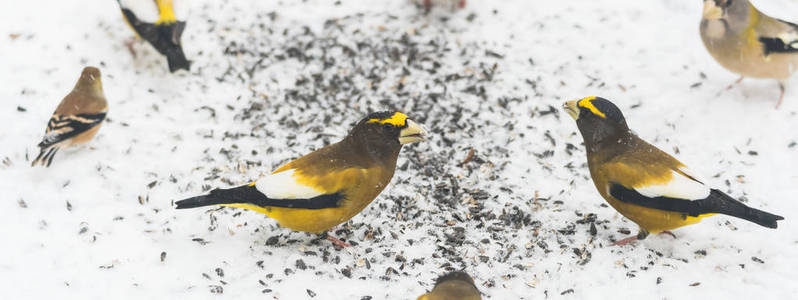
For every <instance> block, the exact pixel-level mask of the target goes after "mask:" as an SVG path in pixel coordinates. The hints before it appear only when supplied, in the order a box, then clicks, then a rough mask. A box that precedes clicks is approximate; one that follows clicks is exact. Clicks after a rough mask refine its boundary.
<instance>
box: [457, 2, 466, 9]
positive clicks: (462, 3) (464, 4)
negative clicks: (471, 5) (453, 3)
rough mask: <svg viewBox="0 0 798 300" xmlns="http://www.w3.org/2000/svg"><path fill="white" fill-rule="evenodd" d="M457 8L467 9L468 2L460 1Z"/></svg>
mask: <svg viewBox="0 0 798 300" xmlns="http://www.w3.org/2000/svg"><path fill="white" fill-rule="evenodd" d="M457 6H459V7H460V8H465V7H466V0H460V1H458V3H457Z"/></svg>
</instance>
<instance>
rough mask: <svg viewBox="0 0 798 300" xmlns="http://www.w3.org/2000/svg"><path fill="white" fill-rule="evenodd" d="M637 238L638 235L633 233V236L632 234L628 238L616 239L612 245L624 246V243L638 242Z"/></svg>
mask: <svg viewBox="0 0 798 300" xmlns="http://www.w3.org/2000/svg"><path fill="white" fill-rule="evenodd" d="M637 240H638V238H637V236H636V235H633V236H630V237H628V238H625V239H622V240H620V241H616V242H615V243H612V245H613V246H624V245H626V244H629V243H631V242H636V241H637Z"/></svg>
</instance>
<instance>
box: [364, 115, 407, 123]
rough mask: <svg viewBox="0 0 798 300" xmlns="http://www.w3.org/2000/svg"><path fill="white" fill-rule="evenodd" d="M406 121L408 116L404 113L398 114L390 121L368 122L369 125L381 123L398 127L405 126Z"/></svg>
mask: <svg viewBox="0 0 798 300" xmlns="http://www.w3.org/2000/svg"><path fill="white" fill-rule="evenodd" d="M405 120H407V116H406V115H405V114H403V113H400V112H397V113H394V114H393V116H391V118H390V119H384V120H380V119H371V120H368V121H366V122H367V123H380V124H392V125H395V126H398V127H402V126H405Z"/></svg>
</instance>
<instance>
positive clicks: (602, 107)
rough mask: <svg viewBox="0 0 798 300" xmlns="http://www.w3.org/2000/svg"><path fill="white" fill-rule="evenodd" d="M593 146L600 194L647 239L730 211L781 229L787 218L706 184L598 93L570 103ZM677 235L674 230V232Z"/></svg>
mask: <svg viewBox="0 0 798 300" xmlns="http://www.w3.org/2000/svg"><path fill="white" fill-rule="evenodd" d="M563 108H564V109H565V110H566V111H567V112H568V114H569V115H571V117H573V118H574V119H575V120H576V125H577V127H579V132H580V133H581V134H582V138H583V139H584V141H585V147H586V148H587V149H586V150H587V164H588V168H589V169H590V176H591V177H592V178H593V183H594V184H595V185H596V189H598V192H599V194H601V196H602V197H604V199H606V200H607V202H608V203H609V204H610V205H612V207H613V208H615V209H616V210H617V211H618V212H620V213H621V214H622V215H623V216H625V217H627V218H629V219H630V220H632V221H633V222H635V223H637V225H639V226H640V232H639V233H638V234H637V236H632V237H630V238H627V239H624V240H622V241H619V242H617V243H616V244H617V245H623V244H626V243H628V242H630V241H634V240H642V239H644V238H646V236H648V234H649V233H661V232H665V233H670V232H668V231H667V230H671V229H675V228H679V227H682V226H685V225H690V224H695V223H698V222H699V221H700V220H701V219H702V218H704V217H708V216H712V215H715V214H724V215H729V216H733V217H737V218H741V219H745V220H748V221H751V222H754V223H756V224H759V225H762V226H765V227H768V228H776V227H777V224H776V221H778V220H783V219H784V218H782V217H781V216H777V215H774V214H770V213H767V212H764V211H761V210H758V209H754V208H751V207H748V206H746V205H745V204H743V203H742V202H740V201H737V200H735V199H734V198H732V197H730V196H729V195H726V194H725V193H723V192H721V191H719V190H716V189H712V188H710V187H708V186H706V185H705V184H704V181H703V180H701V179H700V178H699V177H698V176H696V175H695V173H693V172H692V171H690V169H688V168H687V166H685V165H684V164H682V163H681V162H679V161H678V160H676V159H675V158H673V157H672V156H670V155H668V154H667V153H665V152H663V151H662V150H660V149H658V148H657V147H654V146H652V145H651V144H649V143H647V142H645V141H643V140H642V139H640V138H639V137H637V136H636V135H635V134H634V133H632V131H631V130H629V127H628V126H627V125H626V120H625V119H624V117H623V114H622V113H621V111H620V109H618V107H616V106H615V105H614V104H613V103H612V102H610V101H608V100H606V99H603V98H597V97H587V98H584V99H581V100H578V101H577V100H574V101H568V102H565V104H564V105H563ZM670 234H671V235H672V233H670Z"/></svg>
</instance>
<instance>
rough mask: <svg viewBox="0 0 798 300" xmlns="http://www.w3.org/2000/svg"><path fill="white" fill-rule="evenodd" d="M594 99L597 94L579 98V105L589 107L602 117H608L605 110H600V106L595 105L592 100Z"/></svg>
mask: <svg viewBox="0 0 798 300" xmlns="http://www.w3.org/2000/svg"><path fill="white" fill-rule="evenodd" d="M593 99H596V97H595V96H591V97H587V98H582V100H579V102H577V105H578V106H581V107H584V108H587V109H589V110H590V112H592V113H593V114H594V115H597V116H599V117H602V118H606V117H607V115H605V114H604V113H603V112H601V111H600V110H598V108H596V106H594V105H593V102H592V100H593Z"/></svg>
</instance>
